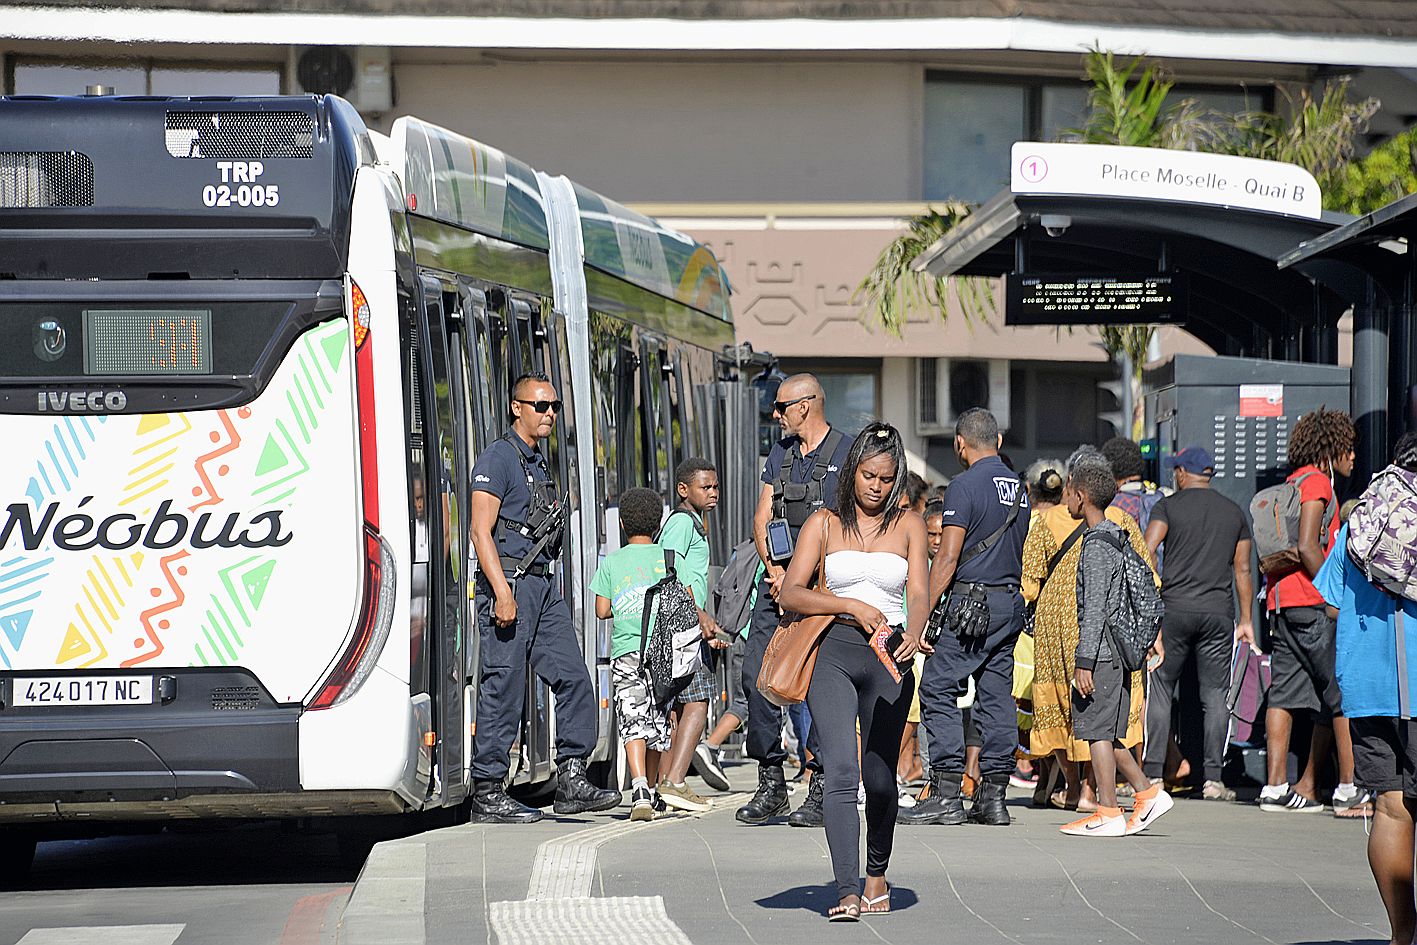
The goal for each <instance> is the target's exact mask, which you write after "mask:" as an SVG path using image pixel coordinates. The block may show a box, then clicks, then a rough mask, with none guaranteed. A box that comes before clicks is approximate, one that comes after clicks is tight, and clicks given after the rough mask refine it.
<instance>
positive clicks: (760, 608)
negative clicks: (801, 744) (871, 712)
mask: <svg viewBox="0 0 1417 945" xmlns="http://www.w3.org/2000/svg"><path fill="white" fill-rule="evenodd" d="M777 624H778V612H777V602H776V601H774V600H773V598H772V591H771V585H770V584H768V582H767V578H763V579H762V580H761V581H759V582H758V599H757V602H756V603H755V604H754V605H753V619H752V622H751V623H749V625H748V628H749V629H748V639H747V646H746V647H745V648H744V650H743V694H744V695H745V696H746V697H747V701H748V735H747V738H746V740H745V743H744V746H743V747H744V749H745V750H746V751H747V753H748V757H749V758H752V759H753V760H754V761H756V762H758V763H759V764H763V765H772V766H775V767H779V768H780V767H782V765H783V764H784V763H785V762H786V761H787V749H786V748H783V747H782V709H780V708H779V707H777V706H775V705H773V704H772V703H771V702H769V701H768V700H767V699H765V698H764V697H763V694H762V693H760V692H758V673H759V672H761V671H762V668H763V655H764V654H765V653H766V652H767V649H768V642H769V641H770V640H772V635H773V631H775V630H776V629H777ZM807 750H808V751H810V752H811V753H812V757H813V759H816V758H818V757H819V756H818V754H817V726H816V725H813V726H812V727H811V729H810V730H809V731H808V732H807ZM812 767H813V769H814V770H818V771H820V770H821V764H820V762H818V761H815V760H814V761H813V762H812Z"/></svg>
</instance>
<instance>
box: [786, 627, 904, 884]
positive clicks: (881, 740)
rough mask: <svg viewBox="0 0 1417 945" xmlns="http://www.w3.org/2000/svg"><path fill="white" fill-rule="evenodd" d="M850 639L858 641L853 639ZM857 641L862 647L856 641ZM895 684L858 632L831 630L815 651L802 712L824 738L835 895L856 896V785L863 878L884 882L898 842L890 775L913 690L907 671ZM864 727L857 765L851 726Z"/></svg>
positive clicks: (825, 803) (826, 813)
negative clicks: (861, 788)
mask: <svg viewBox="0 0 1417 945" xmlns="http://www.w3.org/2000/svg"><path fill="white" fill-rule="evenodd" d="M853 637H854V638H855V639H853ZM857 641H859V642H857ZM902 676H903V677H904V678H903V679H902V681H901V682H899V683H897V682H896V681H895V680H894V679H892V678H891V676H890V673H889V672H887V670H886V668H885V666H883V665H882V664H881V660H880V658H879V657H878V656H876V653H875V651H874V650H872V649H871V648H870V647H869V646H867V645H866V638H865V636H864V635H863V634H862V633H861V631H860V630H858V629H856V628H854V627H851V626H847V625H843V624H836V625H835V626H833V627H832V628H831V630H829V631H827V636H826V639H824V640H823V641H822V645H821V649H820V650H819V651H818V653H817V665H816V668H815V669H814V670H813V671H812V684H811V686H810V687H809V688H808V690H807V707H808V708H809V709H811V710H812V731H814V732H815V731H820V732H822V736H821V740H820V751H821V752H822V755H821V758H822V767H823V773H822V774H820V775H817V777H821V778H825V779H826V780H825V781H824V782H823V784H824V785H825V788H824V790H823V794H822V816H823V819H824V820H825V821H826V828H827V847H828V848H829V849H830V850H831V858H832V873H833V875H834V876H835V878H836V890H837V895H838V896H839V897H840V896H852V895H860V893H861V879H860V850H859V848H860V843H861V822H860V820H859V818H858V816H857V813H856V785H857V783H858V782H860V783H864V784H865V785H866V875H867V876H884V875H886V867H887V866H889V865H890V861H891V848H892V846H893V844H894V841H895V815H896V808H897V806H898V804H899V799H900V798H899V795H898V794H897V793H896V785H895V770H896V763H897V761H899V759H900V738H901V735H902V734H903V733H904V732H905V717H906V716H907V715H909V714H910V700H911V696H912V695H913V694H914V690H915V674H914V673H912V672H911V671H910V667H909V665H906V666H905V667H904V672H903V673H902ZM858 720H859V721H860V723H861V763H860V765H858V764H857V763H856V723H857V721H858Z"/></svg>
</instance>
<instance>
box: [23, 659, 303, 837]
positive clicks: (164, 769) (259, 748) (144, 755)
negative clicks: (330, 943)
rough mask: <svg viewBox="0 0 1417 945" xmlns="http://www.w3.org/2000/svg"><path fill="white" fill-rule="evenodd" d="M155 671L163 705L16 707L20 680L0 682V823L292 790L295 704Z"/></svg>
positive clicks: (224, 679)
mask: <svg viewBox="0 0 1417 945" xmlns="http://www.w3.org/2000/svg"><path fill="white" fill-rule="evenodd" d="M157 672H159V673H160V674H161V675H160V677H159V678H160V679H161V681H162V685H161V691H162V693H163V696H162V697H161V698H159V697H157V696H156V695H155V696H154V699H153V703H152V704H150V705H90V706H76V705H46V706H43V707H29V706H17V705H15V704H14V698H13V693H14V691H15V687H16V686H17V685H24V684H25V683H26V681H27V678H26V677H25V676H23V675H17V676H12V677H8V678H6V679H5V680H4V681H3V682H0V698H3V703H4V705H3V708H0V821H3V820H11V819H15V818H14V817H13V816H12V814H19V815H20V816H19V818H18V819H29V817H33V816H36V815H38V816H39V817H41V818H44V817H45V816H46V815H45V814H44V813H43V812H44V811H45V810H46V809H47V810H51V811H53V812H54V814H51V815H49V816H61V817H62V816H63V814H64V812H65V810H66V809H68V808H71V807H72V808H74V809H75V810H76V811H77V810H79V809H82V810H83V811H84V812H85V816H88V817H91V818H93V817H97V818H101V819H107V817H106V816H104V815H103V814H102V813H100V812H101V811H103V810H105V809H108V810H111V812H112V814H113V815H115V816H116V817H117V819H129V817H130V816H131V814H130V813H121V811H123V810H125V809H126V808H129V807H130V806H131V805H134V804H139V805H142V804H155V805H173V804H176V805H178V806H181V802H183V801H185V800H187V799H189V798H194V797H198V796H211V795H220V796H223V797H226V799H227V800H231V801H234V800H236V798H235V797H227V796H232V795H235V796H239V795H243V794H244V795H252V796H258V795H274V794H285V793H288V792H298V791H299V789H300V764H299V755H298V738H297V731H298V724H299V719H300V713H301V707H300V706H298V705H294V706H287V705H278V704H276V703H275V702H274V701H273V700H272V699H271V696H270V694H269V693H267V692H266V690H265V688H264V687H262V686H261V684H260V683H259V682H258V681H257V680H256V679H255V677H253V676H251V675H250V674H249V673H246V672H244V671H242V670H237V669H231V670H170V671H166V672H164V671H157ZM98 675H101V674H95V677H97V676H98ZM128 675H132V674H131V672H130V673H129V674H128ZM154 688H155V690H156V689H157V688H158V686H157V685H156V681H155V687H154ZM169 696H170V698H169ZM36 808H37V809H36ZM23 809H28V810H29V811H30V814H29V815H28V817H26V816H25V815H24V814H20V811H21V810H23ZM193 816H201V815H193Z"/></svg>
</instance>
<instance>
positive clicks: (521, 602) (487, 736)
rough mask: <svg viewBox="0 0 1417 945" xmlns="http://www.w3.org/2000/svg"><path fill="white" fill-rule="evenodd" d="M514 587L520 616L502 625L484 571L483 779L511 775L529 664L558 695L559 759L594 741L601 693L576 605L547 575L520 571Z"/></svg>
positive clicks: (579, 754)
mask: <svg viewBox="0 0 1417 945" xmlns="http://www.w3.org/2000/svg"><path fill="white" fill-rule="evenodd" d="M515 594H516V599H517V621H516V623H515V624H514V625H513V626H510V627H499V626H497V622H496V620H494V619H493V615H492V611H493V605H494V603H495V598H494V596H493V594H492V589H491V587H490V586H489V585H488V584H487V582H486V581H485V580H483V579H482V578H480V577H479V578H478V581H477V595H476V601H477V628H478V634H479V638H480V641H481V652H480V661H481V664H482V678H481V680H480V683H479V685H478V690H477V733H476V735H475V736H474V737H473V744H472V777H473V778H474V779H475V780H478V781H501V780H503V779H505V778H506V776H507V770H508V768H509V767H510V756H511V750H512V742H513V741H515V740H516V737H517V731H518V729H519V728H520V727H521V721H522V709H523V703H524V702H525V701H526V672H527V666H528V664H530V666H531V670H532V672H534V673H536V675H537V676H539V677H541V678H542V679H544V680H545V681H546V684H547V685H548V686H550V687H551V692H552V693H553V694H554V695H555V697H556V760H557V761H558V762H564V761H567V760H569V759H571V758H589V757H590V753H591V751H592V750H594V748H595V725H596V711H595V693H594V690H593V689H592V688H591V682H590V673H589V672H588V671H587V669H586V664H585V657H584V656H583V655H582V653H581V647H580V641H579V639H578V638H577V635H576V632H575V627H574V625H573V624H572V623H571V611H570V608H569V607H567V606H566V602H565V600H563V599H562V597H561V592H560V591H559V590H558V589H557V588H556V586H555V584H554V583H553V582H552V580H551V579H550V578H547V577H530V576H528V577H524V578H521V579H520V580H518V581H517V582H516V591H515Z"/></svg>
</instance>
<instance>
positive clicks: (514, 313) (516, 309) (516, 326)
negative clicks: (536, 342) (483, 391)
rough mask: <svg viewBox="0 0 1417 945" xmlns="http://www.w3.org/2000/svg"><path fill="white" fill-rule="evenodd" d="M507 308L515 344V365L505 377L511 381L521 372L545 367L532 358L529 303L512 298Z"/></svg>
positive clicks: (508, 320)
mask: <svg viewBox="0 0 1417 945" xmlns="http://www.w3.org/2000/svg"><path fill="white" fill-rule="evenodd" d="M509 308H510V311H509V312H508V313H507V314H508V318H507V323H508V325H509V326H510V327H511V329H512V343H513V344H514V345H515V346H516V358H515V362H514V363H515V367H514V368H513V370H512V373H511V374H510V375H509V376H508V377H507V382H508V383H511V382H512V381H514V380H516V378H517V377H518V376H520V375H522V374H530V373H532V372H534V371H544V370H545V369H546V368H545V366H544V364H538V363H537V362H536V360H535V359H534V358H533V351H532V326H531V303H529V302H527V301H526V300H525V299H512V300H511V303H510V306H509Z"/></svg>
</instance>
